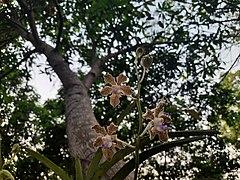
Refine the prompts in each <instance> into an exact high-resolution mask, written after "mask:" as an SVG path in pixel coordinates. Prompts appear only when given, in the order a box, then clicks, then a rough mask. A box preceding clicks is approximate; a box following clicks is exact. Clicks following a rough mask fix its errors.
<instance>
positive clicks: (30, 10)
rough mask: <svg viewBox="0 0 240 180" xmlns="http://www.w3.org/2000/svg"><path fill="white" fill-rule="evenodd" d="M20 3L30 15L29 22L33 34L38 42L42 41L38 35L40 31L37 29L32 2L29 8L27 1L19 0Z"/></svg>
mask: <svg viewBox="0 0 240 180" xmlns="http://www.w3.org/2000/svg"><path fill="white" fill-rule="evenodd" d="M17 1H18V3H19V5H20V6H21V8H22V9H23V10H25V11H26V13H27V16H28V18H27V19H28V22H29V25H30V28H31V31H32V35H33V37H34V39H35V41H36V43H39V42H41V40H40V38H39V35H38V31H37V26H36V23H35V18H34V14H33V8H32V4H31V3H30V8H28V6H27V3H26V1H25V0H17Z"/></svg>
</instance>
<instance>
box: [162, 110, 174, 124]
mask: <svg viewBox="0 0 240 180" xmlns="http://www.w3.org/2000/svg"><path fill="white" fill-rule="evenodd" d="M159 117H160V118H163V119H164V122H165V123H170V122H171V121H172V118H171V116H170V114H168V113H167V112H162V113H160V114H159Z"/></svg>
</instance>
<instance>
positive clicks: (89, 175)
mask: <svg viewBox="0 0 240 180" xmlns="http://www.w3.org/2000/svg"><path fill="white" fill-rule="evenodd" d="M101 158H102V149H101V148H99V149H98V150H97V152H96V153H95V156H94V157H93V159H92V160H91V162H90V164H89V167H88V171H87V176H86V180H90V179H92V176H93V175H94V173H95V172H97V170H98V168H99V162H100V160H101Z"/></svg>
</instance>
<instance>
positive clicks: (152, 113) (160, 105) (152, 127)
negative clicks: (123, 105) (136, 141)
mask: <svg viewBox="0 0 240 180" xmlns="http://www.w3.org/2000/svg"><path fill="white" fill-rule="evenodd" d="M165 105H166V99H165V98H162V99H160V100H159V101H158V102H157V105H156V107H155V108H154V109H148V108H147V109H146V113H145V114H143V118H145V119H148V120H150V122H149V123H148V125H147V127H146V128H145V130H144V131H143V132H142V134H141V135H140V136H143V135H144V134H145V133H146V131H148V133H149V135H150V139H151V140H152V139H153V138H154V137H155V136H156V135H158V137H159V139H160V140H161V141H163V142H167V141H168V138H169V137H168V129H169V128H168V125H167V124H168V123H170V122H171V120H172V119H171V116H170V115H169V114H168V113H166V112H164V107H165Z"/></svg>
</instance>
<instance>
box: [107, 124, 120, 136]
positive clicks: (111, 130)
mask: <svg viewBox="0 0 240 180" xmlns="http://www.w3.org/2000/svg"><path fill="white" fill-rule="evenodd" d="M117 130H118V126H117V125H115V124H114V123H113V122H111V124H110V125H109V126H107V132H108V134H109V135H112V134H113V133H115V132H117Z"/></svg>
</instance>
